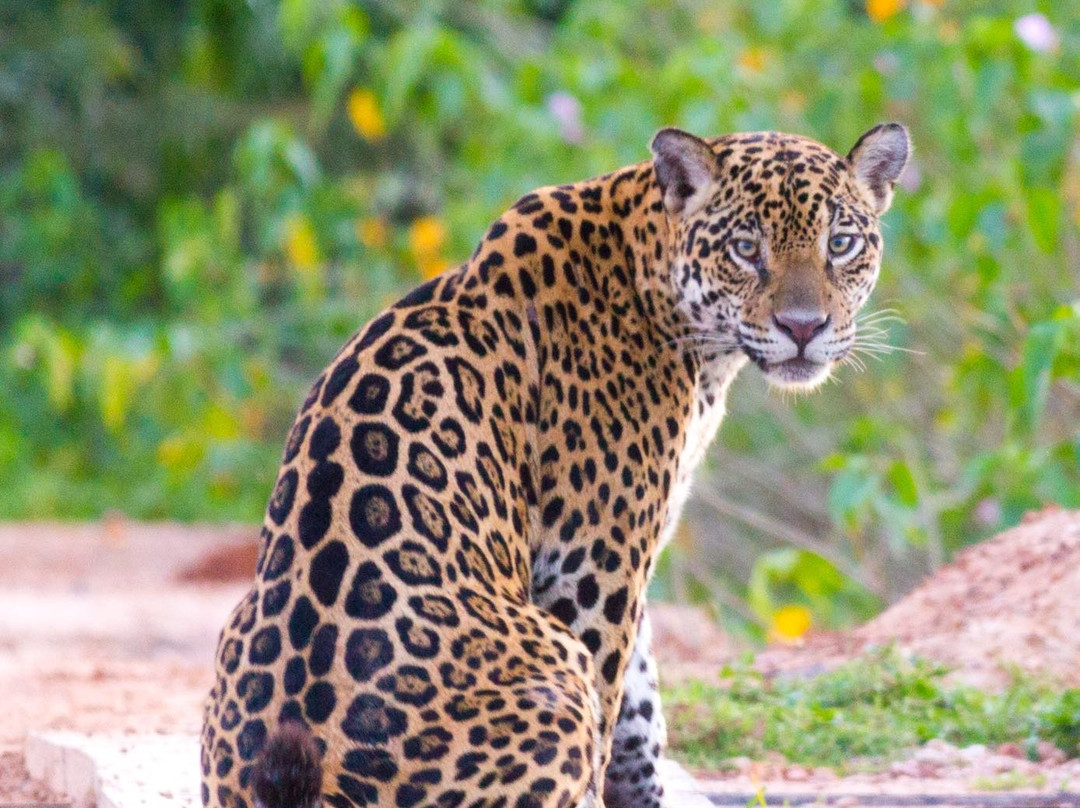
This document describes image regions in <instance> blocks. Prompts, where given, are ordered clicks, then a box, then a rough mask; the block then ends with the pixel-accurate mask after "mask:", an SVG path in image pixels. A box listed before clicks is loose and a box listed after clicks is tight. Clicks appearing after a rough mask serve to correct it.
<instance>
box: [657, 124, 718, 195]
mask: <svg viewBox="0 0 1080 808" xmlns="http://www.w3.org/2000/svg"><path fill="white" fill-rule="evenodd" d="M649 148H650V149H652V153H653V166H654V167H655V168H656V179H657V181H658V182H659V183H660V191H661V193H663V195H664V207H665V208H666V209H667V212H668V213H669V214H670V215H672V216H688V215H690V214H691V213H693V212H694V211H696V210H697V209H698V208H700V207H701V206H702V205H703V204H704V203H705V202H706V201H707V200H708V199H709V197H710V196H712V193H713V191H714V190H715V187H716V155H714V154H713V151H712V149H711V148H709V144H708V143H706V142H705V141H704V140H702V139H701V138H699V137H695V136H694V135H691V134H690V133H689V132H684V131H682V130H681V129H672V128H668V129H661V130H660V131H659V132H657V133H656V137H654V138H653V139H652V143H650V144H649Z"/></svg>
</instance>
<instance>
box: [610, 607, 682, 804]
mask: <svg viewBox="0 0 1080 808" xmlns="http://www.w3.org/2000/svg"><path fill="white" fill-rule="evenodd" d="M623 684H624V689H623V700H622V707H621V709H620V710H619V718H618V720H617V721H616V722H615V727H614V729H613V731H612V739H611V760H610V762H609V763H608V767H607V772H606V774H605V780H604V802H605V805H606V806H607V808H660V806H662V805H663V797H664V787H663V785H662V784H661V782H660V772H659V769H658V763H659V761H660V758H661V756H662V755H663V751H664V746H665V745H666V743H667V726H666V725H665V723H664V714H663V713H662V712H661V710H660V689H659V683H658V680H657V669H656V660H655V659H654V658H653V653H652V626H651V625H650V623H649V616H648V614H646V613H645V611H644V609H643V610H642V614H641V620H640V622H639V623H638V633H637V640H636V641H635V643H634V652H633V655H632V656H631V657H630V663H629V665H627V668H626V673H625V675H624V677H623Z"/></svg>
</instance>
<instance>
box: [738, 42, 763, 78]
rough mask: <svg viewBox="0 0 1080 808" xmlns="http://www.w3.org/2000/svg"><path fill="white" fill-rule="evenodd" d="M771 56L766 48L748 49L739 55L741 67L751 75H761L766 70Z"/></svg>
mask: <svg viewBox="0 0 1080 808" xmlns="http://www.w3.org/2000/svg"><path fill="white" fill-rule="evenodd" d="M768 58H769V54H768V53H767V52H766V51H765V49H764V48H747V49H746V50H744V51H743V52H742V53H741V54H739V67H741V68H742V69H743V70H746V71H748V72H750V73H760V72H761V71H762V70H764V69H765V65H766V63H767V62H768Z"/></svg>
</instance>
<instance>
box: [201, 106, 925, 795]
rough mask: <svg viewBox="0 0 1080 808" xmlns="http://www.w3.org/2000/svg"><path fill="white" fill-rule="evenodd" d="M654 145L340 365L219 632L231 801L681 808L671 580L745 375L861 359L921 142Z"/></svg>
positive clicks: (883, 136) (782, 374) (528, 224)
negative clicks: (661, 636)
mask: <svg viewBox="0 0 1080 808" xmlns="http://www.w3.org/2000/svg"><path fill="white" fill-rule="evenodd" d="M653 152H654V157H653V159H652V160H651V161H648V162H645V163H641V164H638V165H635V166H630V167H628V168H624V169H622V170H620V171H617V172H615V173H612V174H608V175H606V176H604V177H600V178H598V179H594V180H589V181H585V182H581V183H577V184H574V185H564V186H558V187H549V188H543V189H540V190H538V191H536V192H534V193H530V194H527V195H526V196H524V197H522V198H521V199H520V200H519V201H518V202H517V203H516V204H515V205H514V206H513V208H511V209H510V210H509V211H507V212H506V213H505V214H504V215H503V216H502V217H500V218H499V220H498V221H496V222H495V223H494V224H493V225H492V226H491V228H490V229H489V230H488V232H487V234H486V235H485V236H484V238H483V240H482V242H481V243H480V245H479V246H478V247H477V248H476V251H475V252H474V254H473V256H472V258H471V259H470V260H469V261H468V262H467V263H465V264H464V265H462V266H461V267H460V268H458V269H455V270H453V271H450V272H447V273H445V274H444V275H442V276H440V277H438V278H436V279H435V280H432V281H430V282H428V283H426V284H424V285H423V286H420V287H419V288H417V289H416V290H414V291H413V292H412V293H410V294H409V295H407V296H406V297H405V298H404V299H402V300H401V301H400V302H398V303H397V304H396V305H394V306H393V307H391V308H390V309H388V310H387V311H385V312H384V313H382V314H381V315H379V316H378V317H377V318H375V319H374V320H373V321H372V322H371V323H369V324H368V325H367V326H366V327H365V328H363V329H362V330H361V331H360V332H359V333H358V334H357V335H356V336H355V337H354V338H353V339H351V340H350V341H349V342H348V343H347V344H346V345H345V347H344V348H343V349H342V350H341V352H340V353H339V354H338V356H337V357H336V358H335V359H334V360H333V362H332V363H331V365H330V366H329V368H328V369H327V370H326V372H325V373H323V374H322V375H321V376H320V377H319V379H318V380H317V381H316V382H315V385H314V387H313V388H312V390H311V393H310V394H309V396H308V397H307V400H306V401H305V402H304V404H303V406H302V407H301V410H300V413H299V415H298V416H297V419H296V422H295V425H294V426H293V428H292V431H291V433H290V434H289V437H288V440H287V442H286V446H285V452H284V458H283V462H282V466H281V471H280V473H279V475H278V478H277V484H276V485H275V487H274V491H273V494H272V495H271V497H270V502H269V505H268V507H267V511H266V520H265V522H264V525H263V529H262V545H261V551H260V556H259V561H258V567H257V570H256V579H255V583H254V586H253V587H252V589H251V591H250V593H249V594H248V595H247V596H246V597H245V598H244V599H243V600H242V601H241V602H240V603H239V604H238V605H237V606H236V608H235V609H234V611H233V613H232V615H231V617H230V618H229V620H228V623H227V625H226V626H225V628H224V630H223V631H222V634H221V639H220V642H219V646H218V652H217V669H216V683H215V685H214V688H213V691H212V692H211V694H210V697H209V700H208V703H207V707H206V713H205V723H204V728H203V733H202V798H203V803H204V804H205V805H207V806H214V808H219V807H220V808H250V806H251V805H252V790H253V786H254V785H256V784H257V785H258V787H259V803H260V804H264V805H266V804H280V803H281V802H282V800H281V799H278V797H275V794H274V793H273V789H274V786H273V784H274V783H276V782H288V783H293V784H294V786H295V788H294V790H295V791H296V792H297V793H301V794H306V795H307V796H306V797H305V800H307V801H308V802H310V801H311V789H312V785H311V783H316V784H317V783H318V782H319V780H318V778H317V777H313V776H312V772H311V767H312V766H315V765H319V766H321V774H322V777H321V792H322V801H323V802H324V803H325V804H326V805H328V806H331V807H332V808H352V806H363V805H379V806H391V805H392V806H398V807H399V808H412V807H413V806H437V808H456V806H468V807H469V808H481V806H486V808H502V807H503V806H512V807H513V808H532V807H534V806H535V807H537V808H539V806H559V807H560V808H571V807H573V808H584V807H585V806H600V805H604V804H606V805H607V806H608V808H622V807H623V806H633V808H651V807H652V806H659V805H661V804H663V800H664V796H663V785H662V783H660V782H659V779H658V774H657V768H656V763H657V761H658V759H659V757H660V755H661V753H662V749H663V743H664V725H663V717H662V715H661V712H660V704H659V700H658V696H657V692H656V668H655V663H654V662H653V661H652V657H651V651H650V648H649V640H648V624H647V621H644V619H643V607H644V598H645V587H646V584H647V582H648V580H649V577H650V574H651V572H652V570H653V568H654V565H655V562H656V558H657V554H658V553H659V551H660V549H661V547H662V546H663V544H664V542H665V540H666V539H667V537H669V536H670V534H671V532H672V529H673V527H674V525H675V522H676V519H677V518H678V513H679V510H680V508H681V507H682V504H683V502H684V501H685V499H686V496H687V492H688V491H689V485H690V479H691V473H692V471H693V468H694V466H695V465H696V464H697V463H698V461H699V460H700V459H701V456H702V454H703V452H704V450H705V448H706V447H707V445H708V443H709V441H710V440H711V439H712V437H713V435H714V433H715V432H716V429H717V428H718V426H719V424H720V420H721V418H722V416H723V411H724V400H725V397H726V393H727V389H728V386H729V384H730V382H731V380H732V379H733V378H734V376H735V375H736V373H737V372H738V370H739V369H740V367H741V366H742V365H743V364H744V363H745V362H746V361H747V359H749V360H751V361H752V362H753V363H755V364H757V365H758V366H759V367H760V368H761V369H762V370H763V371H764V372H765V374H766V375H767V376H768V377H769V378H770V380H772V381H773V382H774V383H776V384H779V385H784V386H810V385H813V384H815V383H817V382H818V381H820V380H821V378H823V377H824V376H825V375H827V373H828V372H829V369H830V368H831V367H832V366H833V365H834V364H835V363H836V362H838V361H840V360H841V359H842V358H843V357H844V356H845V355H846V353H847V352H848V351H849V350H850V348H851V345H852V340H853V338H854V335H855V313H856V312H857V310H858V309H859V307H860V306H861V305H862V304H863V303H864V302H865V300H866V298H867V296H868V295H869V294H870V290H871V288H872V287H873V285H874V282H875V279H876V277H877V273H878V267H879V264H880V257H881V235H880V231H879V228H878V217H879V216H880V214H881V213H882V212H884V210H885V208H886V207H887V206H888V203H889V198H890V197H891V191H892V184H893V182H894V181H895V179H896V176H897V175H898V174H899V171H900V169H901V168H902V167H903V163H904V160H906V156H907V134H906V132H905V131H904V130H903V128H902V127H899V126H897V125H895V124H891V125H885V126H882V127H877V128H875V129H874V130H871V131H870V132H869V133H867V135H865V136H864V138H863V139H862V140H861V141H860V142H859V144H858V145H857V147H856V148H855V149H854V150H853V151H852V153H851V154H850V155H848V157H847V158H844V157H840V156H839V155H837V154H835V153H834V152H832V151H830V150H829V149H827V148H826V147H824V146H822V145H820V144H818V143H815V142H813V141H810V140H807V139H805V138H801V137H795V136H791V135H781V134H776V133H758V134H744V135H731V136H727V137H721V138H717V139H714V140H710V141H703V140H700V139H698V138H695V137H693V136H691V135H688V134H686V133H684V132H678V131H677V130H664V131H662V132H661V133H660V134H659V135H657V137H656V139H655V140H654V143H653ZM848 236H850V237H851V239H852V242H858V249H857V250H854V249H852V250H849V251H847V252H844V253H843V254H841V253H840V252H839V249H840V248H845V249H846V248H847V247H848V246H849V244H850V243H851V242H849V241H848V240H847V237H848ZM283 726H291V727H294V729H290V730H289V731H288V732H290V733H293V735H292V736H290V737H286V738H285V739H284V740H280V739H279V736H278V734H277V733H278V730H279V728H281V727H283ZM295 727H306V728H307V730H308V731H309V733H310V739H311V740H312V741H313V748H308V747H305V745H304V744H305V743H308V742H307V741H303V742H302V741H301V740H299V738H303V737H308V736H305V735H304V734H303V731H302V730H299V729H296V728H295ZM296 733H300V735H296ZM290 738H291V740H290ZM270 739H275V740H272V741H271V740H270ZM268 741H269V743H268ZM308 746H312V744H311V743H309V744H308ZM314 747H317V748H314ZM289 750H301V751H302V752H303V760H302V761H293V763H294V764H296V768H294V769H292V770H290V771H293V772H294V774H292V775H289V777H291V778H292V779H291V780H290V779H288V777H286V779H285V780H280V779H275V778H276V777H278V776H279V775H280V772H279V771H278V770H279V769H281V768H282V767H286V768H287V767H288V765H289V760H288V758H289V755H290V754H295V755H299V754H301V751H296V752H295V753H293V752H290V751H289ZM275 761H276V762H275ZM316 761H321V763H316ZM301 764H303V765H301ZM253 781H257V782H253ZM278 796H279V797H280V795H278ZM275 801H276V803H275Z"/></svg>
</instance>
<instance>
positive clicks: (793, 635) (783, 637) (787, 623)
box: [769, 605, 813, 643]
mask: <svg viewBox="0 0 1080 808" xmlns="http://www.w3.org/2000/svg"><path fill="white" fill-rule="evenodd" d="M812 622H813V618H812V616H811V614H810V610H809V609H807V608H806V607H805V606H794V605H789V606H781V607H780V608H779V609H777V610H776V611H775V612H774V613H773V616H772V628H771V630H770V631H769V634H770V636H772V637H773V638H775V639H777V640H779V641H780V642H785V643H796V642H798V641H799V640H801V639H802V637H803V635H805V634H806V632H807V631H809V630H810V624H811V623H812Z"/></svg>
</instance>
